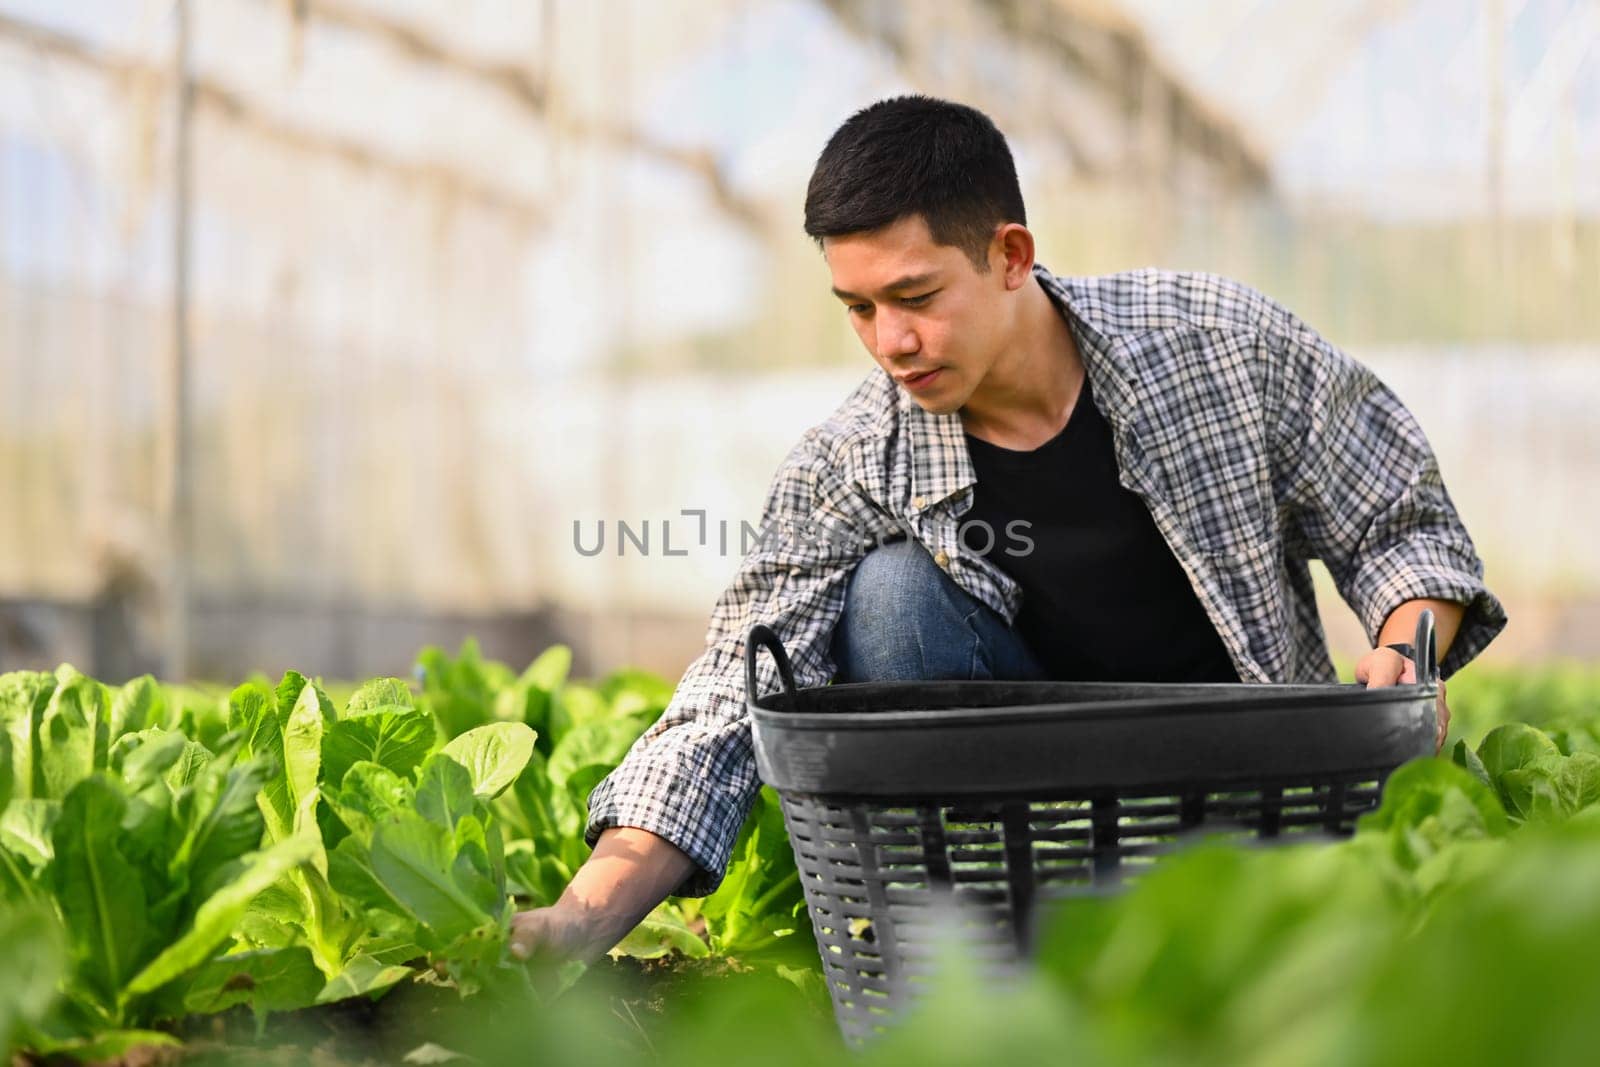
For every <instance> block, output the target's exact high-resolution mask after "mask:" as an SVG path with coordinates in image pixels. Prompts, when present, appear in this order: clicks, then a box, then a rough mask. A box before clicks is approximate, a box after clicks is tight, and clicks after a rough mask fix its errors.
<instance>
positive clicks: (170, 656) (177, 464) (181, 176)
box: [163, 0, 195, 681]
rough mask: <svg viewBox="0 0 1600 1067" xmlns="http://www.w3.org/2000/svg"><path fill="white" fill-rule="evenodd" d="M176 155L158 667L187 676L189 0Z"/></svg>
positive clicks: (183, 10)
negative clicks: (163, 621) (162, 635)
mask: <svg viewBox="0 0 1600 1067" xmlns="http://www.w3.org/2000/svg"><path fill="white" fill-rule="evenodd" d="M174 13H175V14H176V17H177V54H176V56H175V58H174V66H175V70H174V74H175V79H174V80H175V84H176V86H177V105H178V106H177V123H176V127H175V129H176V138H175V140H176V149H177V151H176V159H175V169H174V175H173V190H174V194H173V210H172V256H173V259H172V315H173V323H172V347H171V349H170V353H171V362H170V363H169V365H168V367H167V389H168V393H167V420H168V422H167V442H166V446H167V447H166V460H167V494H166V496H167V499H166V504H167V515H166V519H167V545H168V558H167V605H166V608H167V610H166V616H167V635H166V638H167V648H166V656H165V662H164V664H163V673H164V674H165V675H166V677H167V678H168V679H171V680H173V681H181V680H184V679H186V678H188V676H189V628H190V619H189V608H190V580H191V579H190V567H191V561H192V554H193V516H192V495H191V492H190V480H191V478H190V465H191V455H190V440H189V346H190V338H189V223H190V217H189V215H190V200H191V196H192V180H193V174H192V171H193V158H192V147H193V146H192V142H191V138H192V134H193V124H194V96H195V94H194V72H193V70H192V65H191V58H192V57H191V54H190V22H189V15H190V12H189V0H176V2H175V4H174Z"/></svg>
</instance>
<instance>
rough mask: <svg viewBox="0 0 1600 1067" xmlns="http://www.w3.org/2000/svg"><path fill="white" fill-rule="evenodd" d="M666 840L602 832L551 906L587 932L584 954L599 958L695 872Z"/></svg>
mask: <svg viewBox="0 0 1600 1067" xmlns="http://www.w3.org/2000/svg"><path fill="white" fill-rule="evenodd" d="M694 868H695V863H694V861H693V860H692V859H690V858H689V857H688V855H687V854H686V853H685V852H684V851H683V850H682V849H680V848H678V846H677V845H674V844H673V843H672V842H670V841H668V840H667V839H666V838H664V837H661V836H659V835H657V834H653V833H651V832H650V831H649V830H641V829H639V828H637V827H633V826H613V827H609V828H608V829H606V830H603V831H602V832H601V834H600V839H599V840H598V841H596V842H595V846H594V852H593V853H592V854H591V855H590V856H589V859H588V860H587V861H586V862H585V863H584V865H583V866H582V867H580V868H579V869H578V873H577V874H575V875H573V876H572V881H571V882H570V883H568V885H567V889H566V892H564V893H562V894H561V899H560V900H558V901H557V902H556V904H555V906H556V907H557V908H559V909H561V910H562V911H565V912H567V913H568V914H569V915H570V916H571V917H572V918H573V919H574V920H575V921H577V922H580V923H582V924H583V926H584V927H585V928H586V929H587V930H588V931H589V933H590V943H589V946H588V949H589V951H588V953H587V954H588V955H590V956H593V957H598V956H600V955H603V954H604V953H605V952H606V951H607V950H609V949H610V948H611V947H612V946H613V945H615V944H616V943H617V942H618V941H621V940H622V939H623V938H624V937H626V936H627V934H628V932H629V931H630V930H632V929H633V928H634V927H635V926H638V925H639V923H640V922H641V921H642V920H643V919H644V917H645V916H647V915H649V914H650V912H651V911H653V910H654V909H655V906H656V905H657V904H660V903H661V902H662V901H663V900H665V899H667V897H668V896H669V895H671V893H672V891H673V890H674V889H676V888H678V886H680V885H682V884H683V881H684V879H685V878H688V877H689V875H690V874H692V873H693V872H694Z"/></svg>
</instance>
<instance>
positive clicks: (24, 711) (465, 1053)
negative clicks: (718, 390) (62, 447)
mask: <svg viewBox="0 0 1600 1067" xmlns="http://www.w3.org/2000/svg"><path fill="white" fill-rule="evenodd" d="M569 665H570V657H569V655H568V654H567V652H566V650H565V649H561V648H555V649H551V650H550V651H548V652H547V653H545V654H544V655H543V656H541V657H540V658H539V659H538V660H536V661H535V662H534V663H533V665H532V666H530V667H529V668H528V669H527V670H526V671H523V672H521V673H520V674H519V673H517V672H514V671H512V670H510V669H509V668H507V667H505V666H504V665H501V664H496V663H493V662H488V661H485V660H483V659H482V658H480V657H479V656H478V655H477V654H476V652H475V650H474V649H473V648H471V647H470V646H469V647H467V648H465V649H463V651H462V653H461V654H460V655H459V656H456V657H450V656H448V655H445V654H444V653H442V652H439V651H438V650H428V651H426V652H425V653H424V654H423V655H422V656H421V657H420V659H419V663H418V672H417V678H416V680H415V682H414V683H413V684H408V683H405V682H401V681H399V680H396V679H380V680H375V681H372V682H368V683H366V684H364V685H361V686H358V687H321V686H318V685H317V684H314V683H312V682H309V681H307V680H306V679H304V678H302V677H300V676H299V675H296V674H292V673H291V674H289V675H287V676H286V677H285V678H284V679H283V680H282V681H281V682H280V683H278V684H277V685H276V686H272V685H270V684H269V683H268V682H266V681H265V680H260V679H258V680H256V681H252V682H250V683H247V684H245V685H243V686H240V687H238V688H237V689H234V690H232V691H231V692H209V691H204V690H198V689H188V688H181V687H166V686H160V685H157V684H156V683H154V682H153V681H151V680H150V679H139V680H136V681H134V682H131V683H129V684H127V685H125V686H122V687H118V688H107V687H105V686H102V685H100V684H99V683H97V682H94V681H93V680H92V679H88V678H85V677H84V676H83V675H81V674H78V673H77V672H75V671H72V670H71V669H70V668H62V669H60V670H58V671H56V672H54V673H53V674H38V673H26V672H19V673H13V674H9V675H4V676H0V725H3V727H4V729H3V730H0V898H3V906H0V944H3V945H5V946H6V948H7V959H8V963H9V964H10V966H9V967H7V968H5V969H0V1038H3V1039H5V1040H6V1042H7V1044H8V1046H9V1047H11V1048H14V1049H25V1050H29V1052H30V1053H34V1054H50V1053H66V1054H69V1055H75V1056H79V1057H82V1058H85V1059H94V1058H97V1057H101V1056H106V1055H113V1054H115V1053H117V1052H119V1051H120V1050H123V1049H126V1048H129V1047H131V1046H134V1045H140V1044H162V1043H167V1044H170V1043H173V1042H174V1041H175V1039H174V1038H173V1037H172V1035H171V1033H170V1032H169V1031H170V1030H171V1029H172V1028H173V1027H174V1025H175V1024H177V1023H178V1022H179V1021H181V1020H184V1019H185V1018H188V1019H190V1020H191V1021H192V1019H193V1018H194V1017H196V1016H205V1015H207V1014H212V1013H219V1012H223V1011H225V1010H227V1009H241V1007H242V1008H243V1009H245V1010H253V1011H254V1012H255V1013H256V1015H257V1016H258V1017H259V1018H261V1019H263V1020H264V1019H266V1018H268V1017H269V1016H270V1017H271V1018H290V1017H293V1016H292V1015H288V1016H286V1015H280V1014H278V1013H293V1012H294V1011H295V1009H301V1008H307V1007H312V1006H315V1005H328V1004H335V1003H339V1002H346V1003H348V1002H352V1001H353V1000H354V998H368V999H370V998H375V997H383V998H385V1000H384V1002H385V1003H388V1002H392V1001H393V1000H394V998H395V997H396V996H397V995H400V994H408V991H416V990H419V989H424V988H430V989H432V990H433V991H434V992H437V993H439V994H441V995H443V996H444V997H445V999H446V1001H447V1002H448V1003H451V1004H455V1005H458V1010H457V1013H456V1014H454V1015H451V1016H449V1017H445V1016H440V1017H439V1018H438V1020H437V1026H436V1031H435V1032H430V1041H429V1045H428V1046H427V1048H426V1050H423V1049H419V1050H418V1052H419V1053H423V1052H424V1051H425V1052H426V1056H425V1057H424V1058H426V1057H427V1056H431V1057H433V1058H434V1059H435V1061H441V1062H442V1061H443V1059H449V1058H452V1057H460V1058H463V1059H464V1061H465V1062H473V1061H476V1062H502V1061H505V1060H507V1059H508V1058H510V1057H523V1058H525V1057H526V1055H527V1054H528V1050H529V1049H539V1050H540V1058H541V1059H542V1060H545V1061H548V1062H552V1063H567V1062H572V1063H580V1062H582V1063H588V1062H593V1060H594V1058H595V1056H597V1055H599V1054H601V1053H602V1052H603V1054H604V1056H605V1057H606V1058H607V1059H608V1060H610V1059H615V1060H617V1061H618V1062H639V1063H662V1062H668V1063H676V1062H684V1063H688V1062H695V1063H703V1062H704V1061H705V1060H706V1059H707V1058H708V1057H711V1058H713V1059H714V1058H715V1057H717V1056H726V1057H729V1058H737V1059H738V1060H740V1061H747V1060H757V1059H759V1060H760V1061H762V1062H769V1061H770V1062H773V1063H780V1064H781V1063H795V1064H800V1063H807V1064H809V1063H815V1062H817V1061H818V1060H819V1059H823V1058H827V1057H834V1058H837V1057H838V1056H839V1055H841V1054H842V1049H841V1047H840V1045H839V1039H838V1036H837V1033H836V1031H835V1030H834V1029H833V1027H832V1024H831V1020H830V1019H829V1018H827V1016H826V1013H825V1012H818V1011H815V1010H811V1011H801V1010H797V1005H798V1004H800V1003H802V1002H807V1003H809V1004H811V1005H812V1006H813V1007H814V1006H815V1004H816V1000H815V992H816V983H817V977H816V972H815V959H816V957H815V948H814V945H813V943H812V942H811V940H810V937H809V925H808V923H807V922H806V921H805V919H804V918H803V910H802V909H801V906H800V893H799V887H798V879H797V876H796V874H795V870H794V866H793V862H792V858H791V856H790V853H789V850H788V846H787V841H786V839H785V837H784V834H783V829H782V823H781V819H780V818H779V815H778V811H777V808H776V805H775V803H773V800H772V798H771V796H770V795H764V796H763V799H762V801H761V802H760V803H759V804H758V805H757V808H756V810H755V812H753V813H752V816H751V819H750V820H749V822H748V823H747V824H746V827H745V830H744V833H743V835H742V836H741V839H740V843H739V845H738V848H737V850H736V856H735V861H734V863H733V865H732V867H731V868H730V872H729V876H728V878H727V880H726V881H725V883H724V887H723V888H722V889H721V890H719V892H718V893H717V894H716V895H714V896H713V897H710V898H707V899H706V900H703V901H671V902H669V903H668V904H666V905H663V906H662V907H661V908H660V909H658V910H657V912H656V913H655V914H653V915H652V916H651V917H650V919H649V920H648V921H647V922H646V923H645V924H643V925H642V926H641V928H640V930H639V931H637V932H636V933H635V935H633V936H632V937H630V938H629V940H628V941H627V942H625V943H624V945H623V946H621V950H622V951H623V952H627V953H632V954H635V955H638V956H645V957H651V956H657V955H661V954H663V953H666V952H669V951H670V952H674V953H678V954H681V955H685V956H707V955H718V956H722V957H733V958H736V959H744V960H748V959H760V958H763V957H766V958H769V959H771V960H773V961H775V962H780V964H781V965H779V966H773V967H766V968H757V969H755V970H753V971H752V970H746V969H744V968H739V969H738V970H739V972H740V973H739V974H737V975H736V976H732V977H730V975H729V973H728V972H727V971H723V972H721V976H720V977H719V978H717V979H715V980H712V979H705V980H704V987H705V988H704V991H703V995H699V994H697V995H687V996H684V997H682V998H680V1000H679V1001H678V1002H677V1003H675V1004H674V1005H673V1006H672V1007H673V1010H671V1011H669V1012H668V1013H666V1014H665V1015H664V1016H661V1017H660V1018H658V1019H656V1020H655V1021H654V1022H651V1021H649V1020H646V1021H645V1023H644V1024H643V1025H641V1022H640V1020H639V1019H638V1018H636V1017H635V1015H634V1013H633V1011H632V1009H631V1008H626V1009H625V1010H620V1009H619V1004H620V1003H622V1002H620V1001H619V1000H618V999H617V998H615V997H611V998H607V997H605V996H603V995H602V996H595V995H592V994H593V991H590V992H589V993H588V994H586V993H585V990H584V988H583V987H582V986H581V985H580V987H578V988H577V989H574V990H571V991H569V992H567V993H565V994H564V995H562V996H560V997H557V998H555V999H554V1000H551V999H550V998H549V997H548V996H541V995H539V994H538V993H537V992H536V991H535V990H534V989H532V988H531V984H530V975H529V971H528V969H527V968H526V967H524V966H522V965H520V964H517V963H515V962H514V961H512V960H511V959H510V958H509V956H508V953H507V930H508V925H509V922H510V917H511V914H512V913H513V911H514V910H515V909H516V908H518V907H526V906H531V905H537V904H545V903H550V902H552V901H553V900H554V898H555V897H556V896H557V895H559V893H560V891H561V889H562V888H563V887H564V886H565V884H566V881H567V880H568V878H570V875H571V873H572V871H573V870H574V869H575V868H576V867H577V866H578V865H579V864H580V863H581V862H582V860H583V859H584V857H585V856H586V855H587V848H586V847H585V846H584V844H583V842H582V836H581V834H582V825H583V821H584V802H585V798H586V796H587V793H588V791H589V789H590V788H591V787H592V786H593V784H594V783H595V782H596V781H598V780H599V778H600V777H601V776H602V775H603V774H604V773H606V771H607V770H608V769H609V768H610V767H611V766H613V765H614V764H615V763H616V762H617V761H618V760H619V759H620V758H621V756H622V755H623V754H624V753H625V752H626V750H627V748H628V747H629V745H630V744H631V743H632V742H633V740H634V739H635V738H636V737H637V736H638V734H639V733H640V732H641V731H642V730H643V729H644V728H645V727H646V726H648V724H649V723H650V722H651V721H653V720H654V718H655V717H656V716H657V715H658V714H659V713H660V711H661V709H662V708H663V707H664V706H665V704H666V701H667V700H668V698H669V697H670V686H669V685H667V684H666V683H665V682H663V681H662V680H661V679H658V678H654V677H652V676H650V675H647V674H643V673H640V672H634V671H625V672H619V673H617V674H614V675H612V676H611V677H609V678H607V679H605V680H604V681H602V682H600V683H598V684H594V685H588V684H582V683H579V682H574V681H571V680H569V679H568V678H567V674H568V669H569ZM1450 698H1451V703H1452V706H1453V708H1454V710H1455V712H1456V721H1457V723H1458V724H1464V725H1465V732H1466V734H1467V736H1468V737H1469V738H1471V740H1472V743H1470V744H1469V743H1468V742H1467V741H1458V742H1456V743H1455V745H1454V746H1453V748H1452V750H1451V752H1450V754H1449V755H1448V756H1447V757H1444V758H1438V759H1428V760H1419V761H1415V762H1413V763H1411V764H1408V765H1407V766H1405V767H1403V768H1401V769H1400V770H1399V771H1397V772H1396V773H1395V774H1394V775H1393V776H1391V778H1390V780H1389V782H1388V783H1387V785H1386V788H1385V791H1384V797H1383V802H1382V806H1381V808H1380V810H1378V811H1377V812H1376V813H1374V814H1372V815H1370V816H1368V817H1366V818H1365V819H1364V820H1363V821H1362V823H1361V826H1360V829H1359V832H1358V833H1357V835H1356V836H1355V838H1354V839H1352V840H1350V841H1346V842H1341V843H1338V844H1333V845H1311V846H1298V847H1289V848H1274V849H1250V848H1240V847H1237V846H1224V845H1216V846H1208V845H1201V846H1199V847H1196V848H1194V849H1190V850H1186V852H1185V853H1183V854H1180V855H1177V856H1175V857H1172V858H1170V859H1168V860H1167V861H1165V862H1164V863H1163V864H1161V865H1160V866H1159V867H1158V868H1157V869H1156V870H1155V871H1154V872H1153V873H1151V874H1150V875H1148V876H1146V877H1145V878H1144V879H1142V880H1141V882H1140V883H1139V884H1138V885H1137V886H1135V887H1134V888H1133V889H1131V890H1130V891H1129V892H1127V893H1125V894H1123V895H1120V896H1118V897H1115V898H1110V899H1083V900H1075V901H1071V902H1069V903H1066V904H1063V905H1060V906H1059V907H1058V908H1057V909H1056V910H1055V911H1054V912H1053V913H1052V914H1051V915H1049V916H1048V917H1047V918H1046V921H1045V923H1044V926H1043V929H1044V931H1045V933H1044V937H1043V942H1042V949H1041V951H1040V954H1039V964H1040V965H1039V966H1038V967H1037V968H1034V969H1031V970H1029V971H1027V972H1025V973H1024V974H1022V975H1020V976H1016V977H1013V978H1009V979H998V978H996V977H995V976H994V975H993V974H989V973H984V972H981V971H978V970H974V969H972V967H971V965H970V962H963V957H962V956H961V954H960V953H959V951H955V952H953V954H952V956H951V959H950V962H949V965H948V966H947V968H946V969H945V971H944V977H943V980H942V981H941V982H939V983H938V984H937V985H935V986H934V987H932V988H931V989H930V990H929V993H928V995H927V997H926V998H925V1000H924V1002H923V1004H922V1006H921V1009H920V1011H919V1013H918V1014H916V1015H914V1016H912V1017H910V1018H908V1019H906V1020H904V1022H903V1023H902V1024H901V1025H898V1026H896V1027H894V1028H893V1029H892V1030H891V1031H890V1032H889V1033H886V1034H885V1035H884V1036H883V1038H882V1039H881V1040H879V1041H878V1042H876V1043H874V1045H873V1046H872V1047H871V1048H870V1049H868V1050H867V1053H866V1058H867V1060H868V1061H869V1062H876V1063H901V1062H905V1063H910V1062H917V1063H952V1064H955V1063H963V1064H964V1063H987V1062H993V1061H994V1060H995V1059H998V1058H1001V1057H1011V1058H1017V1059H1022V1060H1026V1061H1043V1060H1050V1061H1052V1062H1060V1061H1062V1060H1063V1059H1074V1060H1077V1061H1081V1062H1084V1063H1090V1064H1094V1063H1106V1064H1133V1063H1139V1064H1146V1063H1156V1064H1163V1063H1172V1064H1178V1063H1183V1064H1193V1063H1201V1064H1211V1063H1215V1064H1262V1065H1266V1064H1285V1063H1288V1064H1295V1063H1307V1064H1387V1063H1395V1064H1400V1063H1413V1062H1418V1061H1428V1062H1432V1061H1438V1060H1445V1059H1448V1060H1449V1061H1450V1062H1453V1063H1469V1064H1472V1063H1484V1064H1489V1063H1503V1062H1508V1061H1511V1060H1512V1059H1514V1058H1515V1059H1518V1060H1528V1061H1531V1062H1542V1063H1563V1062H1575V1063H1576V1062H1587V1060H1588V1059H1589V1058H1592V1050H1593V1049H1594V1048H1596V1047H1600V1013H1597V1012H1594V1011H1593V1005H1594V1004H1596V1003H1600V968H1597V967H1595V965H1594V960H1595V959H1600V674H1597V673H1596V672H1595V671H1594V670H1592V669H1587V668H1562V669H1553V670H1538V671H1531V670H1530V671H1512V672H1506V671H1502V672H1492V671H1483V672H1474V673H1473V674H1472V675H1471V676H1470V677H1469V676H1462V677H1461V678H1460V679H1458V680H1454V681H1452V682H1451V685H1450ZM1534 724H1537V725H1534ZM784 950H787V951H784ZM806 961H810V969H809V970H804V965H805V964H806ZM797 984H798V985H800V986H801V987H802V988H804V989H806V990H807V992H808V993H810V994H811V995H810V996H809V997H797V995H796V993H797V991H796V988H795V986H796V985H797ZM457 994H460V996H457ZM408 995H409V994H408ZM508 1005H509V1006H511V1009H512V1010H508V1008H507V1006H508ZM302 1014H303V1013H302Z"/></svg>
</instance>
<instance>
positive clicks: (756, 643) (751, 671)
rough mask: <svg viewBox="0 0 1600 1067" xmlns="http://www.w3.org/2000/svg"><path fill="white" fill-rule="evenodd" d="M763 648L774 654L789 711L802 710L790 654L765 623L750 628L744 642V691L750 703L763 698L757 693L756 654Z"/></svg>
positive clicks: (775, 633) (774, 632)
mask: <svg viewBox="0 0 1600 1067" xmlns="http://www.w3.org/2000/svg"><path fill="white" fill-rule="evenodd" d="M762 648H765V649H766V650H767V651H768V652H770V653H772V659H773V662H775V663H776V664H777V665H778V677H779V678H780V679H782V681H783V692H784V696H785V699H786V701H787V703H788V705H789V710H790V711H791V712H793V711H799V710H800V691H799V690H798V689H796V688H795V684H794V670H793V668H791V667H790V666H789V654H788V653H787V652H785V651H784V650H783V640H782V639H781V638H779V637H778V634H777V632H776V631H774V630H773V629H772V627H770V626H767V625H765V624H764V623H756V624H755V625H754V626H752V627H750V636H749V637H747V638H745V642H744V690H745V696H746V698H747V699H748V700H749V701H750V703H752V704H753V703H755V702H756V699H757V698H758V697H760V696H761V694H760V693H758V692H757V691H756V684H757V683H756V653H757V652H759V651H760V650H761V649H762Z"/></svg>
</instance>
